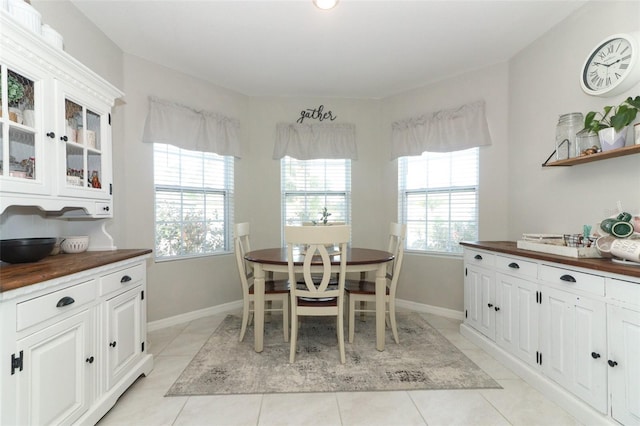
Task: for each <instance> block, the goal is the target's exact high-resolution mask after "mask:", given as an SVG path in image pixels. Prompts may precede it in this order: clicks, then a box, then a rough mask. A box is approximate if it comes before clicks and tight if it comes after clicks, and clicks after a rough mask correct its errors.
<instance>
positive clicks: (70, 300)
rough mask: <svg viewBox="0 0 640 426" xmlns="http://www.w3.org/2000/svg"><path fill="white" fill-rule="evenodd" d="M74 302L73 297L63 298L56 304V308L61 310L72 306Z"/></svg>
mask: <svg viewBox="0 0 640 426" xmlns="http://www.w3.org/2000/svg"><path fill="white" fill-rule="evenodd" d="M74 302H75V300H73V297H69V296H65V297H63V298H62V299H60V300H58V303H57V304H56V307H57V308H62V307H63V306H67V305H70V304H72V303H74Z"/></svg>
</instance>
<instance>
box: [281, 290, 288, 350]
mask: <svg viewBox="0 0 640 426" xmlns="http://www.w3.org/2000/svg"><path fill="white" fill-rule="evenodd" d="M282 329H283V330H284V341H285V342H288V341H289V296H287V297H286V298H284V299H282Z"/></svg>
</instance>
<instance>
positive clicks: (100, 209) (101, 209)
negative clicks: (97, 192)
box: [93, 202, 113, 217]
mask: <svg viewBox="0 0 640 426" xmlns="http://www.w3.org/2000/svg"><path fill="white" fill-rule="evenodd" d="M93 214H95V215H96V216H109V217H113V206H112V205H111V203H107V202H97V203H96V210H95V211H94V212H93Z"/></svg>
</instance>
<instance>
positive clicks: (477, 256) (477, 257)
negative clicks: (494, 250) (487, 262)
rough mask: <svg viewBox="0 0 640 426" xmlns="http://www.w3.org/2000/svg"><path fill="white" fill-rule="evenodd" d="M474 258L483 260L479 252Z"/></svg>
mask: <svg viewBox="0 0 640 426" xmlns="http://www.w3.org/2000/svg"><path fill="white" fill-rule="evenodd" d="M473 258H474V259H475V260H482V256H480V255H479V254H476V255H475V256H473Z"/></svg>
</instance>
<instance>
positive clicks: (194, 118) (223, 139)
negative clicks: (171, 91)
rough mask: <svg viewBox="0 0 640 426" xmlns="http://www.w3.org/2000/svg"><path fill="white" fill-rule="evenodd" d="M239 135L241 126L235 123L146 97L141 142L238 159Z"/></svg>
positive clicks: (206, 112) (224, 118)
mask: <svg viewBox="0 0 640 426" xmlns="http://www.w3.org/2000/svg"><path fill="white" fill-rule="evenodd" d="M239 131H240V122H239V121H238V120H236V119H233V118H229V117H225V116H223V115H221V114H217V113H214V112H208V111H200V110H196V109H193V108H190V107H188V106H184V105H180V104H177V103H174V102H170V101H166V100H162V99H158V98H156V97H149V114H148V115H147V121H146V122H145V126H144V134H143V136H142V142H148V143H154V142H157V143H165V144H171V145H174V146H177V147H179V148H183V149H188V150H191V151H202V152H213V153H216V154H218V155H232V156H234V157H241V154H242V149H241V146H240V141H239V139H238V133H239Z"/></svg>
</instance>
